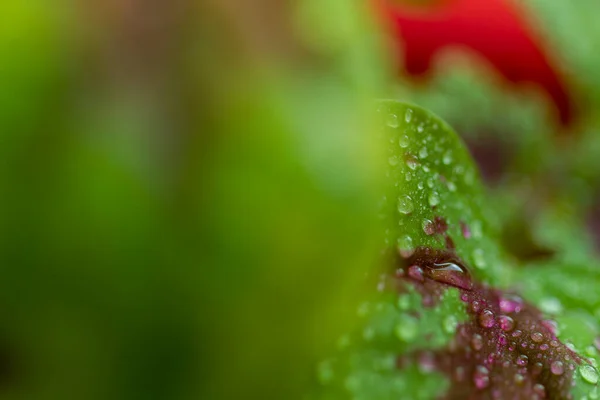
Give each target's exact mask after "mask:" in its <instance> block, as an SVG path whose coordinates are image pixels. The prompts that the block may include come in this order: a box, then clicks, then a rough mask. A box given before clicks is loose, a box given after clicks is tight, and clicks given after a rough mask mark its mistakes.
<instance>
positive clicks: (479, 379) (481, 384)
mask: <svg viewBox="0 0 600 400" xmlns="http://www.w3.org/2000/svg"><path fill="white" fill-rule="evenodd" d="M489 375H490V371H489V370H488V369H487V368H486V367H484V366H483V365H478V366H477V368H475V374H474V375H473V382H474V383H475V387H477V389H485V388H486V387H487V386H488V385H489V384H490V377H489Z"/></svg>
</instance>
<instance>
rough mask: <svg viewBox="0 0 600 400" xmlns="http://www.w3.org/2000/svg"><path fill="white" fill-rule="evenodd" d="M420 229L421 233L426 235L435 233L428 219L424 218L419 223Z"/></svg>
mask: <svg viewBox="0 0 600 400" xmlns="http://www.w3.org/2000/svg"><path fill="white" fill-rule="evenodd" d="M421 227H422V228H423V232H425V234H426V235H433V234H434V233H435V227H434V226H433V222H431V220H430V219H427V218H425V219H424V220H423V222H422V223H421Z"/></svg>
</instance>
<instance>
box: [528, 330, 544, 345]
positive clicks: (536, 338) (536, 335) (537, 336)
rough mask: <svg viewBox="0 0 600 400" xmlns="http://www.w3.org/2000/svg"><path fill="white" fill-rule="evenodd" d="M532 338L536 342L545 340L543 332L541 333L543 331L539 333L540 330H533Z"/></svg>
mask: <svg viewBox="0 0 600 400" xmlns="http://www.w3.org/2000/svg"><path fill="white" fill-rule="evenodd" d="M531 340H533V341H534V342H536V343H539V342H541V341H542V340H544V335H542V334H541V333H539V332H533V333H532V334H531Z"/></svg>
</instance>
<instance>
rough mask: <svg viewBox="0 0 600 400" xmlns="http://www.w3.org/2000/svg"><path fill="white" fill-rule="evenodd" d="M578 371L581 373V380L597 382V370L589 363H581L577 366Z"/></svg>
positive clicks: (593, 383)
mask: <svg viewBox="0 0 600 400" xmlns="http://www.w3.org/2000/svg"><path fill="white" fill-rule="evenodd" d="M579 373H580V374H581V377H582V378H583V380H584V381H586V382H587V383H591V384H592V385H595V384H596V383H598V371H597V370H596V368H594V367H592V366H591V365H588V364H583V365H581V367H579Z"/></svg>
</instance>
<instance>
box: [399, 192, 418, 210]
mask: <svg viewBox="0 0 600 400" xmlns="http://www.w3.org/2000/svg"><path fill="white" fill-rule="evenodd" d="M414 210H415V205H414V203H413V201H412V199H411V198H410V196H400V197H399V198H398V212H400V213H401V214H410V213H411V212H413V211H414Z"/></svg>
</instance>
